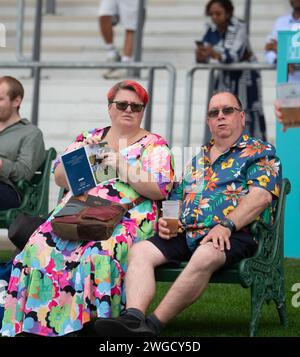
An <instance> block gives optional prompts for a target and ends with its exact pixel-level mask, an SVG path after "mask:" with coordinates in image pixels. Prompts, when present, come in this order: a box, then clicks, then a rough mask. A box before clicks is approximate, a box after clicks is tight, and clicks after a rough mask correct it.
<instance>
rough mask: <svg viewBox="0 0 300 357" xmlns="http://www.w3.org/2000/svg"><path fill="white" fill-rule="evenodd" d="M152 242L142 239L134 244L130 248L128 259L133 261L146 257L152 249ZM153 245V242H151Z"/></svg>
mask: <svg viewBox="0 0 300 357" xmlns="http://www.w3.org/2000/svg"><path fill="white" fill-rule="evenodd" d="M150 244H151V243H150V242H147V241H142V242H138V243H135V244H133V245H132V247H131V248H130V249H129V255H128V261H129V262H132V261H135V260H136V259H141V258H146V257H147V255H148V254H147V253H148V251H149V249H150ZM151 245H152V244H151Z"/></svg>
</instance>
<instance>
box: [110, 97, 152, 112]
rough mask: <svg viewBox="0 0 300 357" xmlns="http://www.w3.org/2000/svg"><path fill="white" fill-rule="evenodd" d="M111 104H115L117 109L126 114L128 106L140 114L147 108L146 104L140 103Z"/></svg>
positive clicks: (118, 102) (117, 102) (116, 102)
mask: <svg viewBox="0 0 300 357" xmlns="http://www.w3.org/2000/svg"><path fill="white" fill-rule="evenodd" d="M110 103H115V104H116V108H117V109H118V110H121V111H122V112H124V111H125V110H126V109H127V108H128V106H130V109H131V111H132V112H133V113H139V112H141V111H142V110H143V108H144V107H145V105H144V104H140V103H129V102H126V101H124V102H120V101H117V100H116V101H112V102H110Z"/></svg>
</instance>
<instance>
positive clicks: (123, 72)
mask: <svg viewBox="0 0 300 357" xmlns="http://www.w3.org/2000/svg"><path fill="white" fill-rule="evenodd" d="M127 77H128V70H127V69H126V68H113V69H109V70H108V71H107V72H106V73H104V75H103V78H105V79H119V78H127Z"/></svg>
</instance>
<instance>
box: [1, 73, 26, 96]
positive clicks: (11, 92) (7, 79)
mask: <svg viewBox="0 0 300 357" xmlns="http://www.w3.org/2000/svg"><path fill="white" fill-rule="evenodd" d="M1 83H7V85H8V92H7V95H8V96H9V99H10V100H14V99H16V98H17V97H21V99H23V97H24V88H23V86H22V83H21V82H20V81H18V80H17V79H16V78H14V77H11V76H3V77H0V84H1Z"/></svg>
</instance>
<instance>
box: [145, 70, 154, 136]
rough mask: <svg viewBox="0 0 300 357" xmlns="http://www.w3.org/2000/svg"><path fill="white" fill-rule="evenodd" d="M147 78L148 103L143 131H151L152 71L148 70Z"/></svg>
mask: <svg viewBox="0 0 300 357" xmlns="http://www.w3.org/2000/svg"><path fill="white" fill-rule="evenodd" d="M148 73H149V78H148V95H149V103H148V105H147V109H146V113H145V119H144V120H145V125H144V128H145V130H148V131H151V120H152V103H153V83H154V69H153V68H150V69H149V72H148Z"/></svg>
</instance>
